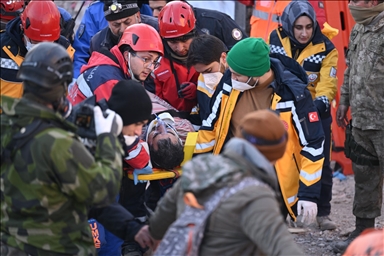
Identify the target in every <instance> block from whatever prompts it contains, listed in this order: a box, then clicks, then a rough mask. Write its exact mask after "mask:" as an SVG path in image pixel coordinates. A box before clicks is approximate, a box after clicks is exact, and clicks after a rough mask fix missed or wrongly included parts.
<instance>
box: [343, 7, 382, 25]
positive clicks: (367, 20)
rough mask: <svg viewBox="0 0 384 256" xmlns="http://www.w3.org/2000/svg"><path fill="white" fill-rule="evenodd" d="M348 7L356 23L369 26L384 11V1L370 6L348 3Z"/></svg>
mask: <svg viewBox="0 0 384 256" xmlns="http://www.w3.org/2000/svg"><path fill="white" fill-rule="evenodd" d="M348 8H349V11H350V13H351V15H352V17H353V19H354V20H355V21H356V23H359V24H363V25H364V26H367V25H369V24H371V22H372V20H373V19H374V18H375V17H376V16H377V15H379V14H380V13H381V12H382V11H383V8H384V3H381V4H378V5H376V6H372V7H369V8H365V7H360V6H353V5H348Z"/></svg>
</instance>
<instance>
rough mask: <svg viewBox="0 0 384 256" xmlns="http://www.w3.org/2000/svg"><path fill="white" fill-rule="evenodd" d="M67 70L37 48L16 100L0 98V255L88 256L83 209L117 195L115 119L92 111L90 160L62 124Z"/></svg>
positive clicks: (59, 50)
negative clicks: (93, 141) (93, 136)
mask: <svg viewBox="0 0 384 256" xmlns="http://www.w3.org/2000/svg"><path fill="white" fill-rule="evenodd" d="M32 3H33V2H31V3H30V4H31V5H32ZM49 3H51V2H49ZM72 70H73V66H72V60H71V59H70V56H69V54H68V53H67V52H66V50H65V48H63V47H62V46H61V45H58V44H56V43H52V42H43V43H39V44H38V45H37V46H35V47H34V48H33V49H32V50H30V51H29V52H28V54H27V55H26V57H25V61H24V62H23V63H22V64H21V66H20V70H19V72H18V78H19V79H20V80H22V81H23V87H24V94H23V97H22V98H21V99H16V98H11V97H7V96H4V95H2V96H1V108H2V110H3V114H2V117H1V119H2V123H1V180H2V181H3V184H2V186H1V195H2V196H1V206H2V207H1V211H2V214H1V229H0V230H1V231H0V232H1V254H2V255H94V254H95V249H94V247H93V242H92V234H91V230H90V228H89V225H88V222H87V216H88V209H89V208H90V207H91V206H95V207H102V206H106V205H108V204H110V203H112V202H113V201H114V200H115V198H116V195H117V194H118V192H119V188H120V180H121V177H122V173H121V168H122V164H121V156H122V149H121V146H120V142H119V141H118V139H117V135H118V134H119V133H120V132H121V129H122V120H121V117H120V116H119V115H117V114H116V113H115V112H114V111H112V110H106V111H105V113H104V114H106V115H107V116H106V117H104V114H103V113H102V111H101V109H100V107H95V108H94V114H93V115H94V123H95V130H96V135H97V141H96V143H97V144H96V148H97V150H96V152H97V153H96V156H95V158H94V157H92V155H91V154H90V153H89V152H88V150H87V149H86V148H85V147H84V146H83V144H82V143H81V142H80V141H79V140H78V138H77V136H76V135H75V134H74V132H75V131H76V127H75V126H74V125H73V124H71V123H69V122H67V121H66V120H65V119H64V117H65V116H66V115H68V113H69V111H70V108H69V107H68V106H69V104H68V101H67V100H66V97H65V95H66V93H67V86H68V84H69V83H70V82H71V81H72V77H73V74H72V72H73V71H72ZM47 223H49V225H47Z"/></svg>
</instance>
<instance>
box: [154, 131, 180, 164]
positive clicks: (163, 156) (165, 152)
mask: <svg viewBox="0 0 384 256" xmlns="http://www.w3.org/2000/svg"><path fill="white" fill-rule="evenodd" d="M149 154H150V156H151V162H152V165H153V167H154V168H160V169H166V170H172V169H174V168H175V167H177V166H180V164H181V162H183V159H184V148H183V145H182V144H181V142H179V141H178V142H177V143H176V144H174V143H172V141H171V139H170V138H167V139H160V140H158V141H157V150H154V149H153V146H150V147H149Z"/></svg>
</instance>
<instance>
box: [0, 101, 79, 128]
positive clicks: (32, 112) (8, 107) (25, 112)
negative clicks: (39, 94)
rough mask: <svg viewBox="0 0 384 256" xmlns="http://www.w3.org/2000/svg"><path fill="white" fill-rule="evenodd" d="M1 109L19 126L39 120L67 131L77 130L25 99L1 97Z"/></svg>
mask: <svg viewBox="0 0 384 256" xmlns="http://www.w3.org/2000/svg"><path fill="white" fill-rule="evenodd" d="M1 108H2V109H3V111H4V114H6V115H7V116H8V117H9V118H10V119H14V120H16V122H15V123H20V124H21V125H23V122H25V120H30V118H41V119H46V120H51V121H54V122H56V123H58V124H60V125H61V126H62V127H63V128H64V129H66V130H68V131H71V132H75V131H76V130H77V127H76V126H75V125H74V124H72V123H70V122H68V121H66V120H65V119H64V118H63V117H62V116H61V115H60V114H59V113H56V112H54V111H53V110H52V109H49V108H47V107H45V106H44V105H41V104H38V103H36V102H33V101H30V100H28V99H25V98H21V99H16V98H11V97H7V96H4V95H2V96H1Z"/></svg>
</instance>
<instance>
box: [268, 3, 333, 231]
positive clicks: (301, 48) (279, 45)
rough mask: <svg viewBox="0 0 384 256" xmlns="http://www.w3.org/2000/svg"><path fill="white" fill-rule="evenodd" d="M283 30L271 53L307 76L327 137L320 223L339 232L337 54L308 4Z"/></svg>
mask: <svg viewBox="0 0 384 256" xmlns="http://www.w3.org/2000/svg"><path fill="white" fill-rule="evenodd" d="M281 22H282V24H283V25H282V26H279V27H278V28H277V29H276V30H274V31H273V32H272V33H271V35H270V38H269V40H270V42H269V44H270V49H271V53H276V54H281V55H284V56H288V57H290V58H293V59H294V60H296V61H297V62H298V63H299V64H300V65H301V66H302V67H303V68H304V70H305V71H306V72H307V74H308V86H307V88H308V89H309V91H310V92H311V95H312V99H313V100H314V103H315V106H316V108H317V111H318V112H319V114H320V118H321V124H322V126H323V131H324V135H325V140H324V164H323V168H322V170H323V171H322V175H321V181H320V182H321V194H320V198H319V200H318V201H317V209H318V211H317V222H318V225H319V227H320V229H321V230H333V229H336V224H335V223H334V222H333V221H332V220H331V219H330V218H329V214H330V213H331V199H332V179H333V171H332V169H331V166H330V155H331V152H330V151H331V138H332V136H331V124H332V116H331V102H332V101H333V99H334V98H335V95H336V92H337V77H336V70H337V61H338V52H337V49H336V47H335V46H334V45H333V43H332V42H331V41H330V40H329V39H328V38H327V37H326V36H325V35H324V34H323V33H322V32H321V31H320V26H319V23H318V22H317V21H316V14H315V11H314V9H313V7H312V5H311V4H310V3H309V2H306V1H292V2H290V3H289V4H288V5H287V7H286V8H285V10H284V12H283V15H282V16H281Z"/></svg>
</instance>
